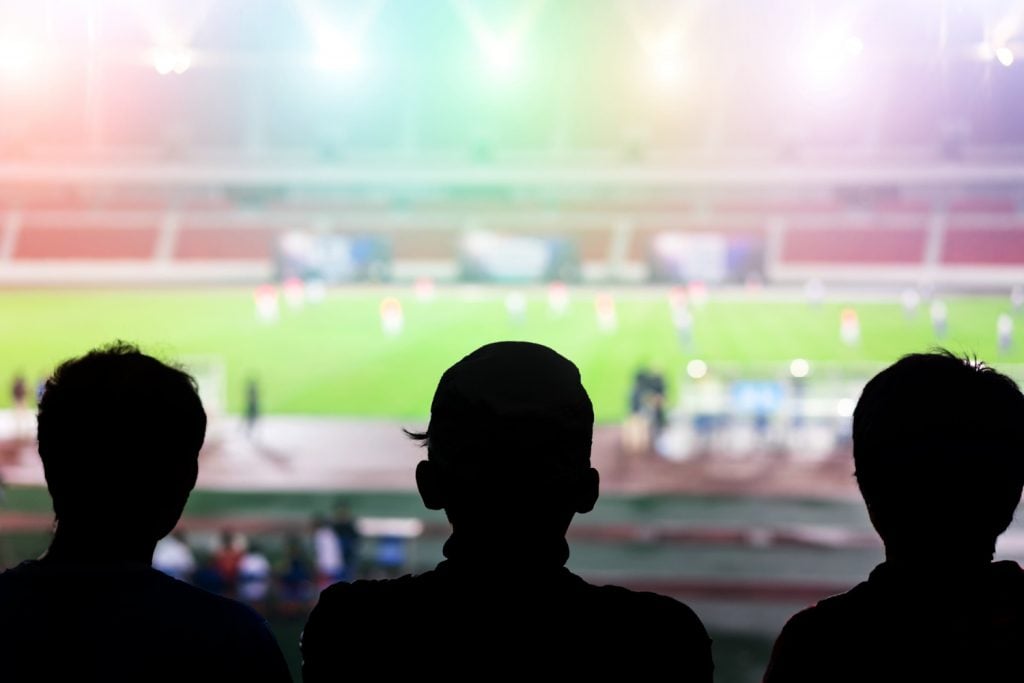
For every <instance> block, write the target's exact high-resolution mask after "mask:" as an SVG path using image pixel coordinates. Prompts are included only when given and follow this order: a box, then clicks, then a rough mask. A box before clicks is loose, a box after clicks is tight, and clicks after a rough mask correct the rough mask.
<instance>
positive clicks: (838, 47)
mask: <svg viewBox="0 0 1024 683" xmlns="http://www.w3.org/2000/svg"><path fill="white" fill-rule="evenodd" d="M863 51H864V43H863V42H861V40H860V38H857V37H856V36H854V35H851V34H849V33H846V32H843V31H836V32H832V33H825V34H822V35H820V36H818V37H817V38H816V39H815V40H813V41H812V42H811V43H810V45H809V46H808V48H807V50H806V53H805V54H804V55H803V57H802V68H803V71H804V78H805V81H806V83H807V85H808V87H810V88H812V89H813V90H816V91H819V92H824V91H830V90H834V89H836V88H837V87H840V86H841V85H842V84H843V82H844V81H845V80H846V79H847V77H848V76H849V72H850V69H851V68H852V67H853V65H854V63H855V62H856V61H857V59H858V58H859V57H860V55H861V53H862V52H863Z"/></svg>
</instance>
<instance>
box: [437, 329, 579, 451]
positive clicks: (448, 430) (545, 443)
mask: <svg viewBox="0 0 1024 683" xmlns="http://www.w3.org/2000/svg"><path fill="white" fill-rule="evenodd" d="M593 428H594V408H593V406H592V405H591V403H590V397H589V396H588V395H587V391H586V389H584V388H583V384H582V382H581V381H580V371H579V369H578V368H577V367H576V366H575V365H574V364H573V363H572V361H570V360H568V359H567V358H565V357H564V356H561V355H559V354H558V353H556V352H555V351H553V350H552V349H549V348H548V347H546V346H541V345H540V344H532V343H530V342H509V341H506V342H496V343H494V344H487V345H486V346H482V347H480V348H479V349H477V350H476V351H474V352H473V353H471V354H469V355H468V356H466V357H465V358H463V359H462V360H460V361H459V362H458V363H456V364H455V365H453V366H452V367H450V368H448V370H447V371H445V373H444V374H443V375H442V376H441V381H440V382H438V384H437V391H435V392H434V400H433V402H432V403H431V406H430V427H429V428H428V433H429V447H430V457H431V459H439V460H441V461H447V462H452V463H454V462H455V461H461V460H462V457H460V456H464V455H466V454H470V455H475V456H485V455H487V454H488V453H492V454H495V455H497V456H499V457H505V456H507V457H517V458H523V459H527V458H529V459H533V460H536V459H537V458H538V457H542V458H543V459H544V460H545V461H547V462H549V463H550V464H552V465H572V466H580V465H582V466H587V465H588V464H589V462H590V444H591V440H592V437H593ZM486 459H487V460H490V459H491V458H486ZM473 460H474V461H479V460H480V458H479V457H474V458H473ZM459 464H462V463H461V462H460V463H459ZM481 464H483V463H481Z"/></svg>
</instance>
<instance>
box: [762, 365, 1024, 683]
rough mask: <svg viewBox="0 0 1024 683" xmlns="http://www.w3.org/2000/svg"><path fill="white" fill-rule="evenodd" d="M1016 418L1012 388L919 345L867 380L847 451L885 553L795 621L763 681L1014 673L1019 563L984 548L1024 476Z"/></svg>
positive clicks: (1023, 598)
mask: <svg viewBox="0 0 1024 683" xmlns="http://www.w3.org/2000/svg"><path fill="white" fill-rule="evenodd" d="M1022 427H1024V396H1022V395H1021V392H1020V390H1019V389H1018V388H1017V386H1016V385H1015V384H1014V383H1013V381H1012V380H1011V379H1009V378H1008V377H1006V376H1004V375H1001V374H999V373H998V372H996V371H994V370H992V369H990V368H987V367H984V366H983V365H981V364H979V363H977V362H973V361H969V360H964V359H960V358H957V357H955V356H953V355H951V354H949V353H947V352H941V353H932V354H915V355H911V356H906V357H904V358H903V359H902V360H900V361H899V362H897V363H896V364H894V365H892V366H891V367H889V368H887V369H886V370H884V371H882V372H881V373H879V374H878V375H877V376H875V378H874V379H872V380H871V381H870V382H869V383H868V385H867V386H866V387H865V388H864V393H863V394H862V395H861V398H860V401H859V402H858V404H857V409H856V412H855V413H854V418H853V456H854V463H855V465H856V470H857V483H858V485H859V486H860V490H861V494H862V495H863V496H864V501H865V502H866V503H867V508H868V513H869V514H870V516H871V521H872V523H873V524H874V526H875V529H876V530H877V531H878V534H879V535H880V536H881V537H882V540H883V541H884V543H885V562H883V563H882V564H880V565H879V566H878V567H876V568H875V569H874V571H872V572H871V575H870V577H869V578H868V580H867V581H865V582H864V583H861V584H859V585H857V586H856V587H855V588H853V589H852V590H851V591H849V592H847V593H844V594H842V595H837V596H834V597H831V598H828V599H826V600H823V601H821V602H819V603H818V604H817V605H815V606H814V607H811V608H809V609H806V610H804V611H803V612H800V613H799V614H797V615H796V616H794V617H793V618H792V619H790V620H789V623H788V624H786V627H785V628H784V629H783V631H782V634H781V635H780V636H779V638H778V641H777V642H776V643H775V649H774V652H773V653H772V660H771V663H770V664H769V668H768V673H767V674H766V676H765V680H766V681H768V682H770V683H778V682H784V681H883V680H884V681H888V680H894V681H936V680H956V681H986V680H997V678H999V674H1000V673H1002V672H1008V671H1013V672H1015V673H1014V674H1013V675H1012V676H1011V678H1012V679H1013V680H1018V679H1019V678H1020V653H1021V651H1022V650H1024V572H1022V571H1021V568H1020V567H1019V566H1018V565H1017V564H1016V563H1013V562H993V561H992V556H993V553H994V551H995V543H996V538H997V537H998V536H999V534H1001V533H1002V532H1003V531H1004V530H1005V529H1006V527H1007V526H1008V525H1009V523H1010V521H1011V519H1012V517H1013V511H1014V509H1015V508H1016V506H1017V503H1018V501H1019V500H1020V496H1021V487H1022V485H1024V430H1022ZM1004 680H1005V679H1004Z"/></svg>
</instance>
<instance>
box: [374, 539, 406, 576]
mask: <svg viewBox="0 0 1024 683" xmlns="http://www.w3.org/2000/svg"><path fill="white" fill-rule="evenodd" d="M407 545H408V541H407V540H406V539H404V538H402V537H401V536H381V537H380V538H378V539H377V547H376V552H375V553H374V568H375V569H376V570H377V571H378V572H379V573H380V574H381V575H382V576H384V577H385V578H391V577H395V576H400V575H401V574H402V571H403V570H404V569H405V566H406V563H407V561H408V553H407V552H406V549H407Z"/></svg>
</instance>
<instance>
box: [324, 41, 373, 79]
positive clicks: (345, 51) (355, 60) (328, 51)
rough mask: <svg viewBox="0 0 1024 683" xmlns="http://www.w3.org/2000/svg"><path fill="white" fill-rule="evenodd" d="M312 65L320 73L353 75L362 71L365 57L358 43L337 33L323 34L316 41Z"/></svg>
mask: <svg viewBox="0 0 1024 683" xmlns="http://www.w3.org/2000/svg"><path fill="white" fill-rule="evenodd" d="M313 64H314V66H316V68H317V69H319V70H320V71H325V72H328V73H333V74H340V75H347V76H350V75H353V74H356V73H359V72H360V71H362V70H363V68H364V66H365V57H364V55H363V49H362V46H361V45H360V44H359V41H357V40H356V39H354V38H352V37H351V36H345V35H342V34H338V33H331V34H324V35H322V36H321V37H320V39H319V40H318V41H317V50H316V53H315V54H314V55H313Z"/></svg>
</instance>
